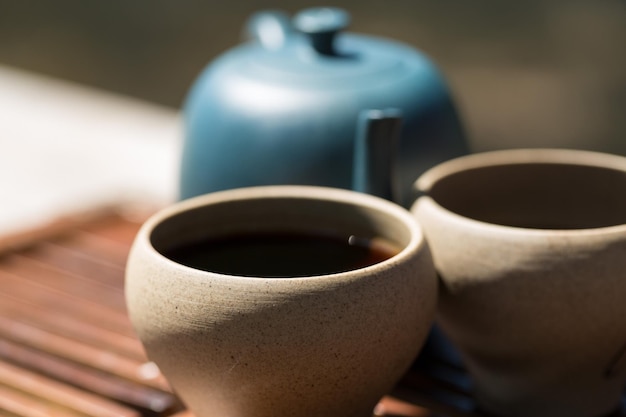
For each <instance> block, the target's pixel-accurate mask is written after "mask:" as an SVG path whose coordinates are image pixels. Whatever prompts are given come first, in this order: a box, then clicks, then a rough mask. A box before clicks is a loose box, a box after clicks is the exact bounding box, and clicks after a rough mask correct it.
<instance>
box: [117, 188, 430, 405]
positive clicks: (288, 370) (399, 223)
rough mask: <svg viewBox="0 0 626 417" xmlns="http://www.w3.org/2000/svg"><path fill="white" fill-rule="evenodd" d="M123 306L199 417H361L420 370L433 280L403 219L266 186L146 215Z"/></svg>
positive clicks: (321, 195) (410, 222)
mask: <svg viewBox="0 0 626 417" xmlns="http://www.w3.org/2000/svg"><path fill="white" fill-rule="evenodd" d="M126 297H127V303H128V310H129V313H130V317H131V320H132V322H133V324H134V326H135V328H136V331H137V334H138V336H139V338H140V339H141V341H142V342H143V344H144V346H145V348H146V351H147V353H148V356H149V357H150V358H151V359H152V360H153V361H155V362H156V363H157V364H158V366H159V368H160V369H161V371H162V372H163V374H164V375H165V376H166V377H167V379H168V380H169V382H170V383H171V384H172V386H173V387H174V389H175V390H176V391H177V393H178V394H179V395H180V397H181V398H182V400H183V401H184V402H185V403H186V404H187V405H188V406H189V408H190V409H191V410H192V411H193V412H194V413H195V415H196V416H197V417H209V416H229V417H249V416H254V417H276V416H293V417H350V416H354V417H366V416H371V413H372V409H373V407H374V406H375V405H376V403H377V402H378V400H379V399H380V398H381V397H382V396H383V395H384V394H386V393H387V392H388V391H389V390H390V389H391V388H392V387H393V386H394V384H395V383H396V382H397V381H398V379H399V378H401V376H402V375H403V373H404V372H405V371H406V370H407V369H408V367H409V366H410V364H411V363H412V361H413V360H414V358H415V357H416V356H417V354H418V352H419V350H420V347H421V346H422V343H423V341H424V339H425V337H426V334H427V332H428V330H429V328H430V326H431V322H432V320H433V318H434V314H435V304H436V299H437V280H436V275H435V271H434V266H433V263H432V258H431V256H430V252H429V249H428V247H427V245H426V243H425V241H424V239H423V237H422V233H421V231H420V228H419V226H418V225H417V224H416V222H415V221H414V219H413V217H412V216H411V215H410V213H409V212H408V211H406V210H404V209H402V208H401V207H400V206H397V205H395V204H393V203H390V202H388V201H385V200H383V199H379V198H377V197H372V196H368V195H365V194H362V193H357V192H353V191H347V190H339V189H329V188H318V187H309V186H268V187H256V188H242V189H236V190H230V191H222V192H216V193H212V194H207V195H204V196H200V197H196V198H193V199H189V200H186V201H183V202H179V203H177V204H175V205H173V206H171V207H169V208H166V209H164V210H163V211H161V212H159V213H157V214H156V215H154V216H153V217H152V218H151V219H149V220H148V221H147V222H146V223H145V224H144V225H143V227H142V228H141V230H140V231H139V233H138V235H137V237H136V240H135V242H134V245H133V247H132V250H131V253H130V258H129V261H128V267H127V276H126Z"/></svg>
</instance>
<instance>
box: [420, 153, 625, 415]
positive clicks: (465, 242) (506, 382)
mask: <svg viewBox="0 0 626 417" xmlns="http://www.w3.org/2000/svg"><path fill="white" fill-rule="evenodd" d="M416 184H417V187H418V188H419V190H420V191H421V192H423V193H424V195H423V196H422V197H420V198H419V199H418V200H417V202H416V203H415V205H414V206H413V208H412V210H413V212H414V214H415V215H416V216H417V218H418V219H419V221H420V223H421V225H422V227H423V228H424V232H425V234H426V237H427V240H428V242H429V244H430V246H431V249H432V251H433V258H434V260H435V266H436V268H437V270H438V273H439V275H440V278H441V282H442V286H441V293H440V304H439V312H440V313H439V316H438V321H439V323H440V325H441V327H442V328H443V330H444V331H445V332H446V333H447V334H448V335H449V337H450V338H451V340H452V341H453V343H454V344H455V345H456V346H457V347H459V349H460V350H461V351H462V354H463V357H464V359H465V362H466V365H467V367H468V370H469V372H470V374H471V376H472V377H473V378H474V381H475V390H476V397H477V400H478V403H479V406H480V407H481V408H482V409H484V410H486V411H488V412H490V413H493V414H495V415H498V416H505V417H514V416H515V417H517V416H523V417H561V416H562V417H598V416H603V415H607V414H608V413H611V412H612V411H615V410H616V409H617V408H618V407H619V404H620V399H621V396H622V393H623V390H624V386H625V382H626V353H625V351H626V158H623V157H619V156H614V155H606V154H598V153H592V152H585V151H574V150H554V149H534V150H533V149H531V150H506V151H496V152H489V153H483V154H475V155H471V156H467V157H462V158H458V159H455V160H451V161H448V162H445V163H443V164H441V165H439V166H436V167H434V168H432V169H431V170H429V171H428V172H426V173H424V175H423V176H421V177H420V178H419V179H418V181H417V183H416Z"/></svg>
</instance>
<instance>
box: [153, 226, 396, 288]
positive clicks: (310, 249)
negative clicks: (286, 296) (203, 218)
mask: <svg viewBox="0 0 626 417" xmlns="http://www.w3.org/2000/svg"><path fill="white" fill-rule="evenodd" d="M398 252H400V248H398V247H397V246H396V245H394V244H393V243H391V242H388V241H385V240H382V239H380V238H375V239H364V238H359V237H355V236H326V235H314V234H293V233H267V234H242V235H234V236H228V237H223V238H218V239H212V240H206V241H202V242H199V243H193V244H190V245H185V246H181V247H178V248H176V249H174V250H171V251H169V252H167V253H165V256H167V257H168V258H170V259H172V260H173V261H175V262H178V263H181V264H183V265H186V266H189V267H192V268H196V269H201V270H204V271H211V272H217V273H222V274H228V275H240V276H254V277H265V278H280V277H305V276H313V275H326V274H333V273H338V272H344V271H349V270H352V269H358V268H364V267H366V266H369V265H373V264H375V263H378V262H381V261H384V260H385V259H388V258H391V257H392V256H394V255H395V254H397V253H398Z"/></svg>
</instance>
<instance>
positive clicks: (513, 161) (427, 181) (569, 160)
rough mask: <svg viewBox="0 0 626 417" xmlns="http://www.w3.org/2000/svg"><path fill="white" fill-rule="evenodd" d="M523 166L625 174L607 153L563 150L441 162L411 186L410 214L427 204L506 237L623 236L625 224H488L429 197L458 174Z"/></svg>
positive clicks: (624, 165) (621, 161)
mask: <svg viewBox="0 0 626 417" xmlns="http://www.w3.org/2000/svg"><path fill="white" fill-rule="evenodd" d="M526 164H554V165H559V164H562V165H577V166H581V167H596V168H603V169H613V170H616V171H621V172H623V173H624V174H626V157H623V156H621V155H616V154H610V153H603V152H596V151H588V150H579V149H566V148H516V149H503V150H495V151H486V152H478V153H474V154H469V155H464V156H461V157H457V158H453V159H450V160H448V161H445V162H442V163H440V164H438V165H435V166H434V167H432V168H430V169H428V170H426V171H425V172H424V173H423V174H422V175H420V177H419V178H418V179H417V180H416V181H415V182H414V184H413V187H414V189H415V190H416V191H417V193H418V195H419V196H418V198H417V199H416V200H415V201H414V203H413V206H412V208H411V211H412V212H413V211H415V208H416V206H417V204H418V203H427V204H429V205H431V206H433V207H436V208H437V209H438V210H440V211H441V212H442V213H444V214H445V215H446V216H448V217H450V218H453V219H456V220H457V221H461V222H466V223H468V224H473V225H476V226H480V227H483V228H485V227H486V228H489V229H492V230H495V231H498V230H499V231H507V232H508V233H511V232H512V233H515V232H517V233H524V234H537V235H545V234H550V235H554V234H555V233H557V234H559V235H564V236H574V235H581V234H582V235H590V234H598V233H602V234H606V233H626V223H622V224H615V225H611V226H602V227H592V228H579V229H541V228H529V227H519V226H509V225H503V224H496V223H489V222H486V221H483V220H476V219H473V218H470V217H466V216H463V215H462V214H458V213H455V212H453V211H451V210H449V209H447V208H446V207H444V206H442V205H441V204H439V203H438V202H437V201H436V200H435V199H434V198H432V197H430V196H429V195H428V193H429V191H430V190H431V189H432V187H433V186H434V185H435V184H436V183H437V182H438V181H439V180H441V179H443V178H445V177H447V176H450V175H452V174H455V173H458V172H461V171H466V170H471V169H478V168H489V167H497V166H503V165H526Z"/></svg>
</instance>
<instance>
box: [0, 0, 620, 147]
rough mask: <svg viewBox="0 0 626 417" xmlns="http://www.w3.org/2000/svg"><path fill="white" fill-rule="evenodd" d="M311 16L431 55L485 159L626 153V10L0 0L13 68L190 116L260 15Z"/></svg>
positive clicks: (569, 1) (0, 59) (413, 0)
mask: <svg viewBox="0 0 626 417" xmlns="http://www.w3.org/2000/svg"><path fill="white" fill-rule="evenodd" d="M311 6H336V7H342V8H345V9H347V10H349V11H350V12H351V14H352V25H351V28H350V30H351V31H354V32H362V33H369V34H372V35H377V36H382V37H389V38H394V39H397V40H400V41H403V42H406V43H409V44H411V45H413V46H415V47H417V48H419V49H421V50H423V51H424V52H426V53H427V54H429V55H430V56H431V57H432V58H433V59H434V60H435V61H436V62H437V63H438V64H439V66H440V68H441V69H442V71H443V72H444V73H445V74H446V76H447V78H448V80H449V82H450V84H451V85H452V88H453V91H454V94H455V97H456V99H457V102H458V103H459V107H460V110H461V112H462V115H463V118H464V120H465V123H466V126H467V128H468V131H469V134H470V137H471V141H472V144H473V146H474V149H475V150H485V149H496V148H506V147H520V146H558V147H573V148H585V149H595V150H604V151H609V152H615V153H622V154H626V47H625V46H624V44H625V41H626V1H624V0H585V1H583V0H561V1H559V0H544V1H541V0H524V1H509V0H475V1H470V0H387V1H381V0H379V1H370V0H361V1H350V0H336V1H334V2H332V3H316V2H311V1H303V0H290V1H287V0H277V1H273V2H270V1H261V0H249V1H241V0H230V1H216V0H202V1H201V0H106V1H96V0H23V1H19V0H0V64H4V65H9V66H13V67H17V68H23V69H27V70H31V71H35V72H38V73H43V74H49V75H52V76H54V77H59V78H63V79H68V80H72V81H76V82H79V83H82V84H87V85H91V86H95V87H99V88H102V89H106V90H110V91H115V92H119V93H123V94H127V95H130V96H134V97H138V98H141V99H145V100H148V101H152V102H156V103H160V104H164V105H167V106H172V107H175V108H180V107H181V105H182V103H183V100H184V97H185V94H186V92H187V90H188V89H189V87H190V85H191V83H192V82H193V80H194V78H195V77H196V76H197V75H198V73H199V72H200V71H201V70H202V68H203V67H204V66H205V65H206V64H207V63H208V62H210V61H211V60H212V59H214V58H215V57H216V56H217V55H218V54H220V53H221V52H223V51H225V50H226V49H228V48H230V47H232V46H234V45H236V44H237V43H239V42H240V41H241V32H242V27H243V25H244V23H245V20H246V19H247V17H248V16H249V15H250V14H251V13H253V12H255V11H258V10H262V9H280V10H284V11H287V12H290V13H293V12H296V11H298V10H300V9H302V8H304V7H311ZM0 94H2V92H1V91H0Z"/></svg>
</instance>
